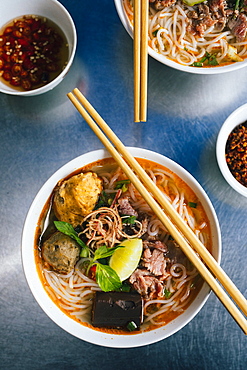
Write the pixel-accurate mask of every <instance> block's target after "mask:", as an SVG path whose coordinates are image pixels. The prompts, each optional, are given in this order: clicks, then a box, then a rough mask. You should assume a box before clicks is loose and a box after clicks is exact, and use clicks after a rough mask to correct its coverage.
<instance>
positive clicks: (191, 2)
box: [182, 0, 205, 6]
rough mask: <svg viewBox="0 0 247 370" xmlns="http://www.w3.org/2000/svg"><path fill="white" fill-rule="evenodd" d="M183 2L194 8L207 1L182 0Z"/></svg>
mask: <svg viewBox="0 0 247 370" xmlns="http://www.w3.org/2000/svg"><path fill="white" fill-rule="evenodd" d="M182 1H183V3H184V4H186V5H189V6H193V5H196V4H200V3H203V2H204V1H205V0H182Z"/></svg>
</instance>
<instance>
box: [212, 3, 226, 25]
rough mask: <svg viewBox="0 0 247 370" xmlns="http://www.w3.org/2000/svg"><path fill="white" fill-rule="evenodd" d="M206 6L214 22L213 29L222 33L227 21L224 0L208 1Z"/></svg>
mask: <svg viewBox="0 0 247 370" xmlns="http://www.w3.org/2000/svg"><path fill="white" fill-rule="evenodd" d="M208 6H209V10H210V12H211V17H212V19H213V20H215V21H216V23H215V28H216V29H217V30H218V31H223V29H224V28H225V25H226V21H227V16H226V11H225V7H226V2H225V0H210V1H209V2H208Z"/></svg>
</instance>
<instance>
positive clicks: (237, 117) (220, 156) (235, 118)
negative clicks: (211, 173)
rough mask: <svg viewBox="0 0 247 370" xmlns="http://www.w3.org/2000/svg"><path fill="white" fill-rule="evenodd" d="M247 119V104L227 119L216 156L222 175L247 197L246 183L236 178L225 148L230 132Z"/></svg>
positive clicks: (217, 145) (220, 134)
mask: <svg viewBox="0 0 247 370" xmlns="http://www.w3.org/2000/svg"><path fill="white" fill-rule="evenodd" d="M246 120H247V104H244V105H242V106H241V107H239V108H237V109H236V110H235V111H234V112H232V113H231V114H230V116H229V117H228V118H227V119H226V120H225V122H224V123H223V125H222V127H221V129H220V131H219V134H218V138H217V143H216V157H217V161H218V165H219V168H220V170H221V172H222V175H223V176H224V178H225V179H226V181H227V182H228V184H229V185H230V186H231V187H232V188H233V189H234V190H236V191H237V192H238V193H239V194H241V195H243V196H245V197H247V188H246V187H245V186H244V185H242V184H240V182H238V181H237V180H236V179H235V177H234V176H233V175H232V173H231V171H230V170H229V167H228V165H227V163H226V158H225V149H226V142H227V139H228V136H229V135H230V133H231V132H232V131H233V130H234V129H235V127H237V126H238V125H240V124H241V123H244V122H245V121H246Z"/></svg>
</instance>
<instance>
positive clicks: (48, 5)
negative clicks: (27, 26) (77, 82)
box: [0, 0, 77, 96]
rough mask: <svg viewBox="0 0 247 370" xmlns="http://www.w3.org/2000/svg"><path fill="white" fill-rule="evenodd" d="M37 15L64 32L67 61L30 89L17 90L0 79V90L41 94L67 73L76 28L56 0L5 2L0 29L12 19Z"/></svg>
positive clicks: (0, 17) (74, 47)
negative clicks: (46, 78)
mask: <svg viewBox="0 0 247 370" xmlns="http://www.w3.org/2000/svg"><path fill="white" fill-rule="evenodd" d="M32 15H34V16H37V17H40V18H44V19H48V20H50V21H51V22H53V23H54V24H55V25H56V26H57V27H58V28H59V29H60V30H61V31H62V33H63V34H64V37H65V39H66V45H67V47H68V58H67V63H66V65H65V66H64V68H63V69H62V70H61V72H60V73H59V74H58V76H56V77H55V78H54V79H52V80H51V81H50V82H48V83H46V84H44V85H42V86H41V87H37V88H34V89H30V90H19V89H16V88H15V87H14V86H13V87H12V86H11V85H10V84H6V83H5V81H4V80H3V79H2V78H1V79H0V92H2V93H5V94H10V95H18V96H33V95H39V94H43V93H45V92H47V91H49V90H51V89H53V88H54V87H55V86H57V85H58V84H59V83H60V82H61V81H62V80H63V78H64V77H65V75H66V74H67V73H68V71H69V69H70V67H71V65H72V62H73V59H74V56H75V51H76V46H77V34H76V28H75V25H74V22H73V19H72V18H71V16H70V14H69V13H68V11H67V9H66V8H65V7H64V6H63V5H62V4H61V3H60V2H59V1H57V0H35V1H28V0H24V1H23V0H11V1H8V2H6V3H5V6H4V11H3V12H1V13H0V30H1V32H0V33H2V32H3V30H4V29H5V27H6V26H7V25H8V24H9V23H10V22H11V21H13V20H14V19H17V20H19V19H22V18H23V17H24V16H32Z"/></svg>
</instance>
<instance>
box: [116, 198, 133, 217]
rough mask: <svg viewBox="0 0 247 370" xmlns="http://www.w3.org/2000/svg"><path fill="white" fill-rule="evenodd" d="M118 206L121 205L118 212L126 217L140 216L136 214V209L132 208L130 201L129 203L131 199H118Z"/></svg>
mask: <svg viewBox="0 0 247 370" xmlns="http://www.w3.org/2000/svg"><path fill="white" fill-rule="evenodd" d="M117 202H118V204H119V208H118V211H119V213H120V214H121V215H125V216H136V217H137V216H138V213H137V212H136V210H134V208H133V207H132V205H131V204H130V201H129V198H128V197H126V196H125V197H121V198H119V199H118V201H117Z"/></svg>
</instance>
